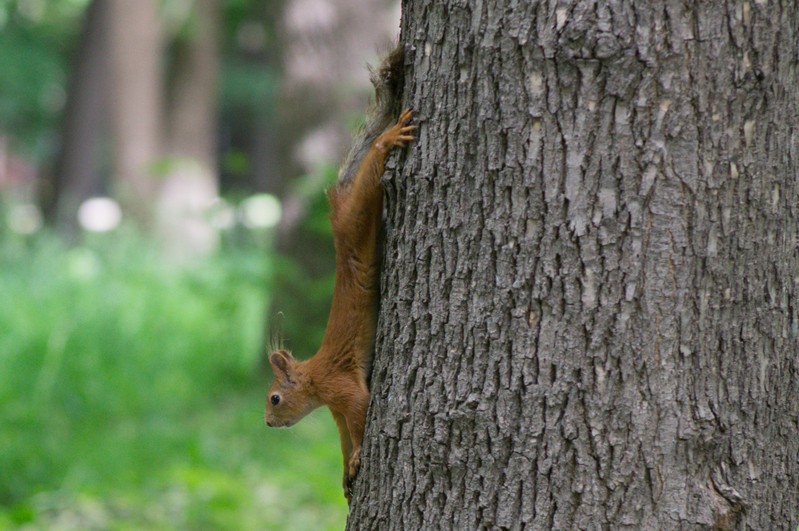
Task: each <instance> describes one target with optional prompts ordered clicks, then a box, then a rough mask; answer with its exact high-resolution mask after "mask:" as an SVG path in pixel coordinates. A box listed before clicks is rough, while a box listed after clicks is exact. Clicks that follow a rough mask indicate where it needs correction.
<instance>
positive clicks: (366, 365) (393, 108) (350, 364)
mask: <svg viewBox="0 0 799 531" xmlns="http://www.w3.org/2000/svg"><path fill="white" fill-rule="evenodd" d="M404 52H405V51H404V48H403V47H402V46H400V47H397V48H396V49H395V50H394V51H392V52H391V53H390V54H389V55H388V57H387V58H386V59H385V60H384V61H383V63H382V65H381V66H380V68H379V69H378V70H377V71H376V72H375V71H372V73H371V81H372V84H373V85H374V87H375V101H374V103H373V104H372V105H371V106H370V107H369V109H368V111H367V120H366V125H365V126H364V128H363V129H362V130H361V132H360V134H359V135H358V136H357V137H356V138H355V140H354V143H353V147H352V149H351V151H350V153H349V155H348V156H347V157H346V159H345V162H344V163H343V164H342V166H341V168H340V170H339V174H338V180H337V182H336V184H335V185H334V186H333V187H331V189H330V190H329V191H328V194H327V195H328V202H329V203H330V209H331V215H330V220H331V224H332V226H333V240H334V244H335V249H336V280H335V287H334V289H333V302H332V305H331V308H330V316H329V318H328V322H327V327H326V329H325V334H324V337H323V339H322V344H321V346H320V347H319V350H318V351H317V353H316V354H315V355H314V356H313V357H311V358H310V359H308V360H305V361H299V360H296V359H295V358H294V357H293V356H292V354H291V353H290V352H289V351H288V350H285V349H278V350H276V351H275V352H272V353H271V354H270V355H269V363H270V365H271V366H272V370H273V372H274V375H275V379H274V382H273V383H272V385H271V386H270V388H269V391H268V392H267V398H266V409H265V413H264V420H265V422H266V424H267V425H268V426H271V427H289V426H291V425H293V424H295V423H296V422H297V421H299V420H300V419H302V418H303V417H304V416H305V415H307V414H308V413H310V412H311V411H313V410H314V409H316V408H317V407H320V406H323V405H326V406H327V407H328V408H329V409H330V412H331V413H332V414H333V419H334V420H335V422H336V426H337V427H338V431H339V436H340V442H341V452H342V454H343V460H344V477H343V481H342V487H343V489H344V495H345V497H346V498H347V501H348V502H351V500H352V486H353V480H354V478H355V476H356V474H357V473H358V469H359V467H360V463H361V442H362V440H363V432H364V425H365V423H366V412H367V409H368V407H369V388H368V384H367V378H368V376H369V374H370V371H371V363H372V352H373V349H374V339H375V328H376V320H377V315H376V313H377V302H378V290H379V285H378V282H379V259H380V251H379V249H378V246H379V238H380V230H381V227H382V217H383V187H382V184H381V182H380V178H381V177H382V175H383V172H384V171H385V162H386V158H387V157H388V155H389V153H390V152H391V150H392V149H394V148H397V147H404V146H405V143H406V142H410V141H411V140H414V137H413V136H412V134H411V133H412V132H413V130H415V129H416V126H414V125H409V122H410V120H411V118H412V116H413V112H412V111H411V110H410V109H407V110H405V111H404V112H403V113H402V114H400V115H399V117H398V118H397V119H396V121H395V117H396V114H397V111H398V110H399V106H398V103H399V96H400V91H401V84H402V76H403V68H404V56H405V53H404Z"/></svg>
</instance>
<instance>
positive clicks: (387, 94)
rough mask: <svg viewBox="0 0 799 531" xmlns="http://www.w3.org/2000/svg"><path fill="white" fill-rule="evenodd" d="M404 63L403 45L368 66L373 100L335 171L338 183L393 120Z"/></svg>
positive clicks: (351, 173)
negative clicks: (339, 165) (339, 167)
mask: <svg viewBox="0 0 799 531" xmlns="http://www.w3.org/2000/svg"><path fill="white" fill-rule="evenodd" d="M404 66H405V47H404V46H402V45H400V46H397V47H396V48H394V50H392V51H391V53H389V54H388V56H387V57H386V58H385V59H383V62H382V63H381V65H380V67H379V68H378V69H376V70H375V69H372V68H370V76H369V77H370V79H371V81H372V85H374V87H375V100H374V102H372V104H371V105H370V106H369V108H368V109H367V111H366V124H365V125H364V127H363V128H362V129H361V130H360V131H359V132H358V134H357V135H356V136H355V138H354V140H353V143H352V149H350V152H349V153H348V154H347V157H346V158H345V159H344V162H343V163H342V165H341V169H340V170H339V172H338V185H339V186H347V185H348V184H349V182H350V180H351V179H352V177H353V176H354V175H355V173H356V172H357V171H358V166H359V165H360V163H361V160H363V158H364V156H365V155H366V153H367V152H368V151H369V149H370V148H371V147H372V144H373V143H374V141H375V140H376V139H377V137H378V136H380V134H381V133H382V132H383V131H385V130H386V128H388V126H389V125H391V124H392V123H394V121H395V120H396V118H397V116H399V113H400V108H399V104H400V97H401V95H402V83H403V76H404Z"/></svg>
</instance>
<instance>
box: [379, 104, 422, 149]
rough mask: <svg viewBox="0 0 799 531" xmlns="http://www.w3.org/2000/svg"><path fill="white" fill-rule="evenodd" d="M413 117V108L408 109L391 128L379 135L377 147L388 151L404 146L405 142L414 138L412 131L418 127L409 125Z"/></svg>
mask: <svg viewBox="0 0 799 531" xmlns="http://www.w3.org/2000/svg"><path fill="white" fill-rule="evenodd" d="M411 118H413V111H412V110H411V109H406V110H405V112H403V113H402V114H401V115H400V117H399V119H398V120H397V123H396V124H394V126H393V127H392V128H391V129H389V130H388V131H386V132H385V133H383V134H382V135H380V136H379V137H377V140H375V147H376V148H377V149H379V150H380V151H383V152H386V153H387V152H389V151H391V149H393V148H395V147H403V146H404V145H405V142H410V141H411V140H414V136H413V135H411V132H412V131H414V130H415V129H416V126H415V125H408V122H410V121H411Z"/></svg>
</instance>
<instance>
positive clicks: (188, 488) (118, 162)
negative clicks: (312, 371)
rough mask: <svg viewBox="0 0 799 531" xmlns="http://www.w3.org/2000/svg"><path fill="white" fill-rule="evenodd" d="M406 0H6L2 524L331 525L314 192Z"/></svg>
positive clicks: (329, 258)
mask: <svg viewBox="0 0 799 531" xmlns="http://www.w3.org/2000/svg"><path fill="white" fill-rule="evenodd" d="M399 16H400V14H399V2H398V1H396V0H391V1H388V0H382V1H380V0H266V1H264V0H135V1H132V0H0V529H5V528H11V529H25V528H30V529H108V528H119V529H128V528H129V529H148V528H158V529H170V528H181V529H206V528H207V529H325V528H329V529H340V528H341V527H343V525H344V522H345V519H346V513H347V507H346V502H345V500H344V497H343V495H342V492H341V479H340V478H341V472H342V471H341V457H340V453H339V448H338V437H337V433H336V429H335V425H334V423H333V421H332V419H331V418H330V415H329V413H327V412H326V411H318V412H317V413H315V414H313V415H312V416H311V417H310V418H309V419H308V420H306V421H304V422H302V423H300V424H298V425H297V426H296V427H294V428H292V429H291V430H269V429H267V428H265V427H264V424H263V420H262V414H263V399H264V391H265V388H266V385H267V383H268V379H269V378H270V376H271V375H269V374H268V371H267V369H266V368H265V364H264V363H263V359H264V355H265V352H266V350H265V349H266V347H265V344H267V343H268V342H269V341H270V340H271V339H273V338H274V337H276V336H279V337H281V338H283V340H284V342H285V344H286V345H287V346H288V347H289V348H291V349H292V350H293V351H294V352H295V354H296V355H297V356H299V357H303V358H305V357H308V356H310V355H312V354H313V353H314V352H315V349H316V347H317V346H318V343H319V340H320V338H321V335H322V332H323V331H324V325H325V321H326V318H327V312H328V309H329V298H330V296H331V291H332V284H333V275H334V270H333V245H332V240H331V234H330V229H329V226H328V221H327V205H326V201H325V197H324V189H325V188H326V187H327V186H328V185H329V184H330V183H332V182H333V180H334V179H335V174H336V167H337V163H338V161H339V160H340V157H341V156H342V154H343V153H344V152H345V151H346V149H347V147H348V144H349V141H350V136H351V134H352V131H353V130H354V129H356V128H357V127H358V125H359V124H360V123H361V122H362V120H363V109H364V107H365V105H366V102H367V101H368V99H369V97H370V95H371V87H370V85H369V82H368V73H367V70H366V64H367V63H372V64H374V63H375V62H377V60H378V59H377V58H378V55H379V53H380V52H381V51H385V50H387V49H389V48H390V47H391V44H392V43H393V42H396V39H397V35H398V32H399Z"/></svg>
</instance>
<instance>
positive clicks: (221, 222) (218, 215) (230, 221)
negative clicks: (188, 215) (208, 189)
mask: <svg viewBox="0 0 799 531" xmlns="http://www.w3.org/2000/svg"><path fill="white" fill-rule="evenodd" d="M208 223H210V224H211V226H212V227H213V228H215V229H217V230H228V229H232V228H233V225H235V224H236V211H235V210H234V209H233V207H231V206H230V203H228V202H227V201H225V200H224V199H222V198H219V197H218V198H217V199H216V200H215V201H214V202H213V203H211V206H210V207H209V208H208Z"/></svg>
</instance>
